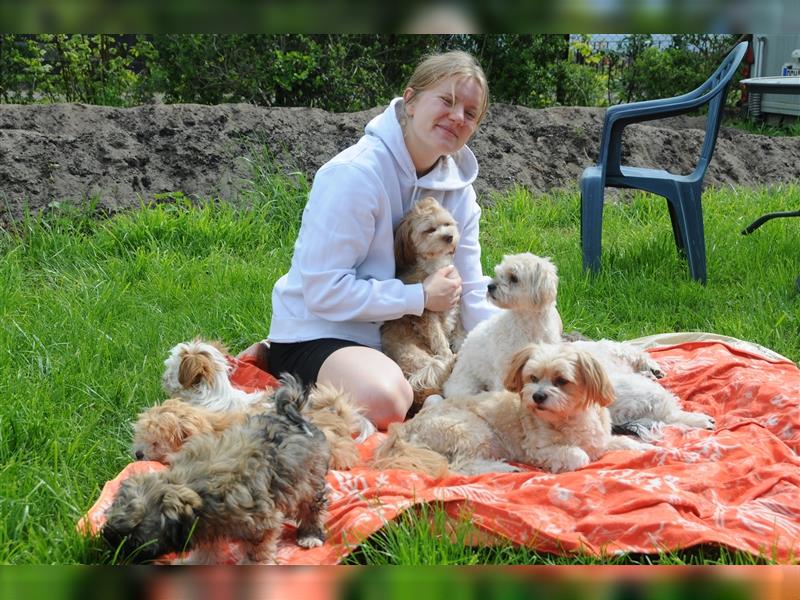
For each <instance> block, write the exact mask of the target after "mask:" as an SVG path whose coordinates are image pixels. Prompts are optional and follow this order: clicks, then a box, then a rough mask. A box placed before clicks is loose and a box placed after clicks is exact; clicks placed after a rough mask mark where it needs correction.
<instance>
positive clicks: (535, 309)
mask: <svg viewBox="0 0 800 600" xmlns="http://www.w3.org/2000/svg"><path fill="white" fill-rule="evenodd" d="M494 272H495V275H494V277H493V278H492V281H491V283H490V284H489V286H488V288H487V291H486V297H487V298H488V300H489V301H490V302H492V303H493V304H495V305H497V306H498V307H500V308H502V309H505V310H503V311H502V312H500V313H499V314H497V315H494V316H493V317H491V318H490V319H487V320H486V321H483V322H481V323H479V324H478V325H477V326H476V327H475V328H474V329H473V330H472V331H470V332H469V335H467V337H466V339H465V340H464V343H463V344H462V345H461V348H460V349H459V351H458V356H457V357H456V361H455V364H454V366H453V371H452V373H451V374H450V377H449V378H448V379H447V381H446V382H445V384H444V396H445V397H447V398H449V397H451V396H471V395H473V394H477V393H479V392H485V391H499V390H502V389H503V373H504V372H505V369H506V367H507V365H508V364H509V361H510V359H511V357H512V356H513V355H514V354H515V353H516V352H517V351H518V350H520V349H521V348H523V347H525V346H526V345H527V344H531V343H555V342H558V341H560V340H561V329H562V326H561V317H560V316H559V314H558V310H557V309H556V294H557V292H558V274H557V272H556V266H555V265H554V264H553V263H552V262H551V261H550V259H549V258H546V257H544V258H543V257H539V256H536V255H534V254H531V253H529V252H524V253H522V254H513V255H509V256H505V257H504V258H503V260H502V262H501V263H500V264H499V265H497V266H496V267H495V269H494Z"/></svg>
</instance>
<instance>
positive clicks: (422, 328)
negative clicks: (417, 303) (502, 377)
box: [381, 197, 463, 414]
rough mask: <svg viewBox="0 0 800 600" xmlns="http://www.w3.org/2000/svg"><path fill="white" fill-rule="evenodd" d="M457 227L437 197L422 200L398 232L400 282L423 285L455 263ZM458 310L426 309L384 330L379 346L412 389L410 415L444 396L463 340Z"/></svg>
mask: <svg viewBox="0 0 800 600" xmlns="http://www.w3.org/2000/svg"><path fill="white" fill-rule="evenodd" d="M458 239H459V234H458V227H457V226H456V222H455V220H454V219H453V217H452V215H451V214H450V213H449V212H448V211H447V210H445V209H444V208H443V207H442V206H441V205H440V204H439V203H438V202H437V201H436V199H435V198H432V197H428V198H424V199H422V200H420V201H419V202H418V203H417V204H416V205H414V207H413V208H412V209H411V210H410V211H409V212H408V213H407V214H406V216H405V217H404V218H403V220H402V221H401V222H400V225H399V226H398V228H397V231H396V233H395V264H396V272H397V277H398V278H399V279H401V280H402V281H404V282H405V283H422V282H423V281H424V280H425V278H427V277H428V276H429V275H431V274H432V273H435V272H436V271H438V270H439V269H441V268H442V267H445V266H448V265H452V264H453V254H454V253H455V250H456V247H457V246H458ZM460 324H461V319H460V318H459V310H458V307H455V308H452V309H450V310H447V311H442V312H433V311H430V310H425V311H423V313H422V314H421V315H420V316H416V315H405V316H403V317H400V318H399V319H394V320H392V321H387V322H386V323H384V324H383V326H382V327H381V345H382V347H383V351H384V352H385V353H386V355H387V356H389V358H391V359H392V360H394V361H395V362H396V363H397V364H398V365H400V369H401V370H402V371H403V374H404V375H405V376H406V378H407V379H408V382H409V383H410V384H411V388H412V389H413V390H414V403H413V405H412V408H411V411H410V413H411V414H413V413H415V412H416V411H417V410H419V408H420V407H421V406H422V403H423V402H424V401H425V398H426V397H427V396H429V395H430V394H438V393H439V392H440V391H441V388H442V384H443V383H444V380H445V379H446V378H447V376H448V375H449V373H450V369H451V368H452V366H453V360H454V359H455V355H454V354H453V349H454V344H457V341H456V340H457V338H458V337H459V335H461V337H463V333H462V334H459V332H458V330H461V326H460Z"/></svg>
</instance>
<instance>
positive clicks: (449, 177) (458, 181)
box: [364, 98, 478, 191]
mask: <svg viewBox="0 0 800 600" xmlns="http://www.w3.org/2000/svg"><path fill="white" fill-rule="evenodd" d="M402 113H403V99H402V98H395V99H394V100H392V102H391V103H390V104H389V106H388V107H387V108H386V110H385V111H383V112H382V113H381V114H379V115H377V116H376V117H374V118H373V119H372V120H371V121H370V122H369V123H367V126H366V128H365V129H364V132H365V133H366V135H369V136H374V137H377V138H378V139H380V141H381V142H382V143H383V144H384V145H385V146H386V147H387V148H388V149H389V152H391V154H392V156H393V157H394V159H395V160H396V161H397V163H398V165H399V166H400V170H401V171H402V173H403V175H404V176H405V177H408V178H410V179H411V180H412V181H413V182H414V185H415V187H418V188H425V189H429V190H441V191H449V190H460V189H463V188H465V187H467V186H468V185H471V184H472V183H473V182H474V181H475V179H476V178H477V177H478V161H477V159H476V158H475V155H474V154H473V153H472V150H470V149H469V148H468V147H467V146H466V145H465V146H464V147H462V148H461V149H460V150H459V151H458V152H456V153H455V154H449V155H444V156H441V157H439V160H438V161H437V163H436V164H435V165H434V167H433V169H431V170H430V171H429V172H428V173H426V174H425V175H423V176H422V177H420V178H417V172H416V169H415V168H414V163H413V161H412V160H411V155H410V154H409V153H408V148H406V143H405V140H404V139H403V130H402V128H401V127H400V115H402Z"/></svg>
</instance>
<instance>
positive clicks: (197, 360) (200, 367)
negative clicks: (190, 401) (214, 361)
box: [178, 353, 214, 389]
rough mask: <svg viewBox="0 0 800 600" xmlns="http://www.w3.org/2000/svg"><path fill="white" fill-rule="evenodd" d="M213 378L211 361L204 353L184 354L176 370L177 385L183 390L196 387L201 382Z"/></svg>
mask: <svg viewBox="0 0 800 600" xmlns="http://www.w3.org/2000/svg"><path fill="white" fill-rule="evenodd" d="M213 377H214V371H213V368H212V365H211V359H210V357H208V356H207V355H205V354H204V353H199V354H195V353H192V354H185V355H184V356H183V357H182V358H181V365H180V367H179V368H178V383H180V384H181V387H183V388H184V389H187V388H190V387H192V386H194V385H197V384H198V383H200V382H201V381H202V380H204V379H205V380H207V381H210V380H211V379H213Z"/></svg>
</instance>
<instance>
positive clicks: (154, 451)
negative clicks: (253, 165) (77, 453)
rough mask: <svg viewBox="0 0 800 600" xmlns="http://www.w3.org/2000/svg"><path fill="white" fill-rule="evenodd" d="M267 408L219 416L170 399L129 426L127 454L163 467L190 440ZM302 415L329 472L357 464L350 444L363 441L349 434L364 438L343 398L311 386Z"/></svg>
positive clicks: (359, 423)
mask: <svg viewBox="0 0 800 600" xmlns="http://www.w3.org/2000/svg"><path fill="white" fill-rule="evenodd" d="M272 410H273V408H272V402H271V401H270V402H268V403H264V404H261V405H253V406H251V407H250V408H249V409H248V410H238V411H225V412H219V411H214V410H209V409H207V408H204V407H201V406H195V405H193V404H189V403H188V402H184V401H183V400H180V399H178V398H172V399H170V400H166V401H164V402H163V403H162V404H159V405H156V406H153V407H151V408H149V409H147V410H145V411H143V412H142V413H141V414H140V415H139V417H138V419H137V420H136V423H135V425H134V436H133V455H134V457H135V458H136V460H154V461H159V462H163V463H167V462H169V460H170V455H171V454H172V453H174V452H177V451H178V450H179V449H180V448H181V447H182V446H183V445H184V443H185V442H186V441H187V440H188V439H189V438H191V437H192V436H195V435H199V434H205V433H209V434H213V435H215V436H219V435H221V434H222V433H223V432H224V431H226V430H227V429H229V428H230V427H231V426H233V425H241V424H242V423H244V422H245V421H246V420H247V418H248V417H249V416H250V415H253V414H259V413H264V412H270V411H272ZM302 414H303V416H304V417H305V418H307V419H308V420H309V421H310V422H312V423H313V424H314V425H316V426H317V427H318V428H319V429H320V430H321V431H322V433H323V434H324V435H325V438H326V439H327V441H328V445H329V446H330V450H331V468H332V469H337V470H338V469H350V468H352V467H353V466H355V465H356V464H357V463H358V461H359V460H360V455H359V453H358V448H357V446H356V443H357V442H359V441H363V440H361V439H358V438H357V439H355V440H354V439H353V436H354V435H356V436H359V435H363V434H364V430H363V422H364V417H363V416H362V415H361V414H360V412H359V411H358V409H357V408H356V407H355V406H354V405H353V403H352V402H351V400H350V397H349V396H348V395H347V394H344V393H343V392H341V391H339V390H337V389H335V388H332V387H329V386H321V385H320V386H315V387H314V388H312V390H311V392H310V394H309V398H308V402H307V403H306V405H305V406H304V407H303V410H302Z"/></svg>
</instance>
